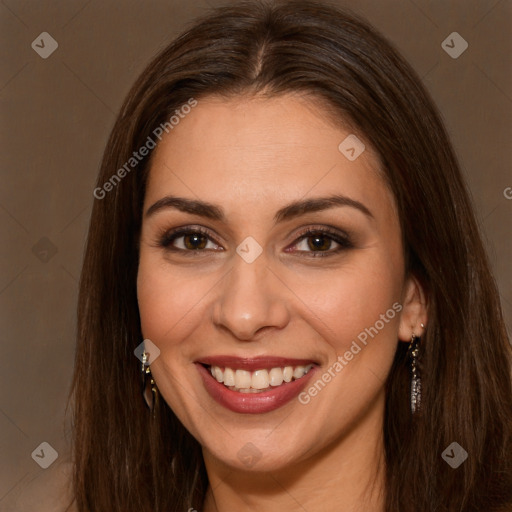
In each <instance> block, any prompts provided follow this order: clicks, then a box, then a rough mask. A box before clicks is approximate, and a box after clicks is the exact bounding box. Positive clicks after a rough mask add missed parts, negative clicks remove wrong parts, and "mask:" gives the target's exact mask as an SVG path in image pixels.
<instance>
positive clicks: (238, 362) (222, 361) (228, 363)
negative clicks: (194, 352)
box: [196, 355, 317, 371]
mask: <svg viewBox="0 0 512 512" xmlns="http://www.w3.org/2000/svg"><path fill="white" fill-rule="evenodd" d="M196 363H200V364H204V365H207V366H219V367H221V368H222V367H224V368H226V367H227V368H231V369H237V370H247V371H255V370H262V369H265V368H277V367H284V366H306V365H308V364H317V363H316V362H315V361H313V360H312V359H294V358H289V357H277V356H259V357H236V356H223V355H220V356H209V357H203V358H201V359H198V360H197V361H196Z"/></svg>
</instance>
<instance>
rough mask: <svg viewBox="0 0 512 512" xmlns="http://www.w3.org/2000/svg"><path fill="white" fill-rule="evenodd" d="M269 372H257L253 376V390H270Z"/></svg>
mask: <svg viewBox="0 0 512 512" xmlns="http://www.w3.org/2000/svg"><path fill="white" fill-rule="evenodd" d="M268 385H269V382H268V372H267V370H256V371H255V372H253V374H252V381H251V387H252V388H253V389H266V388H268Z"/></svg>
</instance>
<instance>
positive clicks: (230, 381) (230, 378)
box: [219, 368, 235, 386]
mask: <svg viewBox="0 0 512 512" xmlns="http://www.w3.org/2000/svg"><path fill="white" fill-rule="evenodd" d="M219 370H220V368H219ZM224 384H225V385H226V386H234V385H235V372H234V371H233V370H232V369H231V368H226V369H225V370H224Z"/></svg>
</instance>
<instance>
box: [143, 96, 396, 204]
mask: <svg viewBox="0 0 512 512" xmlns="http://www.w3.org/2000/svg"><path fill="white" fill-rule="evenodd" d="M354 136H356V137H357V139H355V138H354ZM347 138H348V139H347ZM347 140H348V142H346V143H345V142H344V141H347ZM358 140H359V141H360V143H362V144H364V150H363V151H362V153H361V154H360V155H359V156H358V157H357V158H356V159H355V160H350V159H349V158H347V156H346V154H344V152H343V151H346V149H347V146H348V149H349V150H350V148H351V147H353V148H354V150H355V151H356V152H357V153H358V152H359V151H361V149H362V147H363V146H361V145H359V146H358V144H360V143H359V142H358ZM340 144H341V147H340ZM357 153H356V154H357ZM347 154H348V155H349V156H353V154H354V152H351V151H349V153H347ZM333 192H338V193H343V194H345V195H348V196H352V197H353V198H354V199H356V200H359V201H361V202H367V203H375V201H380V202H384V203H385V202H386V201H387V203H389V204H388V205H387V206H390V207H393V198H392V196H391V193H390V191H389V190H388V188H387V186H386V184H385V181H384V180H383V179H382V170H381V166H380V162H379V158H378V156H377V154H376V153H375V152H374V151H373V149H372V148H371V147H370V145H369V144H368V142H367V141H365V139H364V135H362V134H360V133H357V134H355V133H354V132H353V131H352V130H351V129H350V128H349V125H348V124H342V123H341V122H340V123H339V126H338V125H336V124H334V123H333V116H332V113H328V112H326V110H325V104H324V103H322V102H320V101H315V99H313V98H311V97H300V96H296V95H282V96H278V97H272V98H267V97H261V96H260V97H257V96H256V97H254V96H253V97H248V96H243V97H235V98H231V99H225V98H218V97H208V98H205V99H202V100H199V101H198V104H197V106H196V107H195V108H194V109H193V110H192V111H191V112H190V113H189V114H187V115H186V116H184V117H183V118H182V119H181V120H180V122H179V124H178V125H177V126H175V127H174V128H173V130H172V131H170V132H169V133H168V134H166V135H165V136H164V137H163V139H162V142H161V143H160V144H159V146H158V147H157V149H156V150H155V154H154V155H153V159H152V162H151V168H150V172H149V178H148V186H147V189H146V203H147V202H149V201H155V200H158V199H159V198H160V197H161V196H163V195H165V194H166V193H180V194H181V195H187V196H189V197H194V196H196V197H200V198H201V199H204V200H209V201H211V202H213V203H219V202H221V203H222V204H223V207H224V208H225V209H226V211H228V212H229V210H230V208H232V209H233V211H234V209H235V208H236V206H237V205H239V204H240V203H243V204H244V206H245V207H246V208H248V207H254V208H257V207H258V206H260V207H261V208H267V207H269V203H272V202H275V203H276V208H277V207H278V205H279V204H280V203H282V202H283V201H286V200H290V199H298V198H302V197H304V196H315V195H325V194H326V193H333ZM383 206H385V205H383ZM269 213H271V212H269Z"/></svg>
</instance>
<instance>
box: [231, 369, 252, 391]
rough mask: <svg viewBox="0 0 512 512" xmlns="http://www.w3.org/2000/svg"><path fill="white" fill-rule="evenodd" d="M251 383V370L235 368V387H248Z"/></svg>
mask: <svg viewBox="0 0 512 512" xmlns="http://www.w3.org/2000/svg"><path fill="white" fill-rule="evenodd" d="M251 383H252V379H251V372H248V371H246V370H237V371H236V372H235V387H236V388H238V389H243V388H250V387H251Z"/></svg>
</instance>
